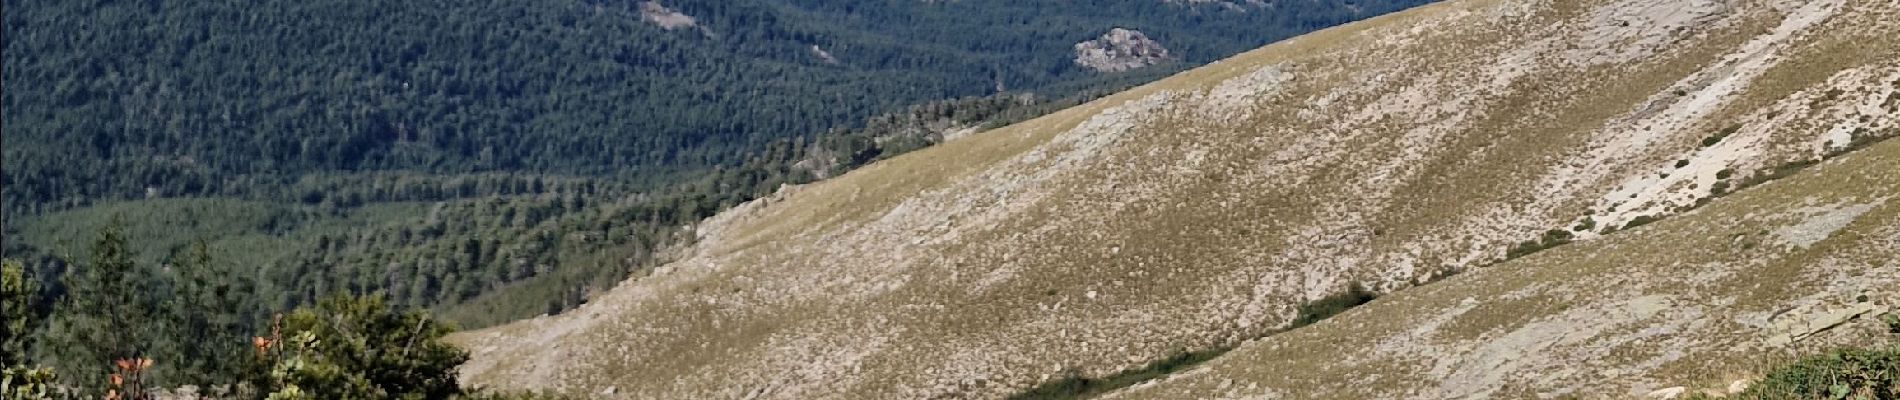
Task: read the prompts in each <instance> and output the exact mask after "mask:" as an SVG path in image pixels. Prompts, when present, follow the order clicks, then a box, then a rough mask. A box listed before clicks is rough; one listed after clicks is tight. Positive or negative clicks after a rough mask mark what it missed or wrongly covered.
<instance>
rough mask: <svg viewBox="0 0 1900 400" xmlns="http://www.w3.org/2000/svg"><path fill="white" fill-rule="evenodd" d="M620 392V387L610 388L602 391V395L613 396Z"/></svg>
mask: <svg viewBox="0 0 1900 400" xmlns="http://www.w3.org/2000/svg"><path fill="white" fill-rule="evenodd" d="M619 391H620V388H619V387H614V386H608V387H607V388H606V389H601V390H600V394H601V395H602V396H612V395H613V394H614V392H619Z"/></svg>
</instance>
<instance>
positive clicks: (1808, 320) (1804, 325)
mask: <svg viewBox="0 0 1900 400" xmlns="http://www.w3.org/2000/svg"><path fill="white" fill-rule="evenodd" d="M1888 309H1889V307H1888V306H1886V305H1880V304H1874V303H1857V304H1854V305H1850V306H1847V307H1845V308H1842V309H1839V310H1833V311H1822V312H1815V313H1801V312H1799V311H1790V312H1788V313H1786V314H1783V315H1782V316H1781V317H1780V318H1776V319H1775V320H1774V321H1773V322H1771V323H1770V324H1771V325H1770V326H1769V328H1770V329H1772V332H1774V333H1773V334H1772V335H1771V336H1769V337H1768V344H1769V345H1773V346H1787V345H1789V344H1792V343H1794V342H1798V341H1801V340H1802V339H1807V338H1808V337H1809V336H1814V334H1816V333H1821V332H1823V331H1826V330H1828V329H1833V328H1834V327H1836V326H1840V325H1841V324H1844V323H1847V321H1849V320H1852V319H1854V317H1859V316H1862V315H1879V314H1881V313H1885V312H1887V310H1888Z"/></svg>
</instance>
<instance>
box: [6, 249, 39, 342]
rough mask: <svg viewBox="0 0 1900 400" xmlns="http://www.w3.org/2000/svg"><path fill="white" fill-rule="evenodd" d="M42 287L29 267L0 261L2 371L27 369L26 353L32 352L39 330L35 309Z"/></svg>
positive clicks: (11, 261) (14, 262) (13, 262)
mask: <svg viewBox="0 0 1900 400" xmlns="http://www.w3.org/2000/svg"><path fill="white" fill-rule="evenodd" d="M38 297H39V287H38V285H37V284H35V283H34V282H33V277H32V276H30V275H27V273H26V267H25V266H22V265H20V263H19V262H17V261H13V260H4V261H0V368H5V367H12V366H19V365H27V364H29V363H28V362H27V355H26V354H27V353H26V352H27V350H29V349H32V348H33V334H32V330H33V329H34V328H37V327H38V326H39V317H40V316H39V315H38V312H37V310H34V309H33V303H34V301H35V300H36V299H37V298H38Z"/></svg>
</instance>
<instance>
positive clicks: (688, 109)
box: [0, 0, 1424, 326]
mask: <svg viewBox="0 0 1900 400" xmlns="http://www.w3.org/2000/svg"><path fill="white" fill-rule="evenodd" d="M1422 2H1424V1H1423V0H1381V1H1358V2H1332V1H1314V2H1298V3H1297V4H1295V3H1276V4H1271V5H1247V6H1243V7H1229V6H1224V5H1221V4H1211V3H1210V4H1198V3H1197V4H1176V3H1172V2H1163V1H1153V0H1112V1H1111V0H1098V1H1084V2H1060V3H1053V2H1011V1H1000V0H971V1H955V2H923V1H876V2H864V1H846V0H795V1H794V0H734V1H712V0H706V1H669V2H664V3H655V2H636V1H616V2H605V1H586V0H554V1H541V2H514V1H492V0H486V1H484V0H475V1H444V0H424V1H403V2H364V1H345V0H316V1H282V0H266V1H250V2H239V1H225V0H214V1H192V2H163V1H155V2H122V1H93V0H87V1H57V2H47V1H16V0H7V1H6V2H5V9H6V12H5V15H4V19H5V25H4V35H0V37H3V38H4V43H3V46H4V47H3V50H4V52H5V60H4V69H3V71H0V77H3V78H4V84H5V87H6V88H7V90H5V91H4V92H3V93H0V101H3V102H4V107H3V109H0V119H4V121H5V123H4V127H3V129H0V133H4V139H5V141H4V148H3V149H0V152H3V153H4V154H3V155H4V160H3V164H4V168H0V169H3V171H0V197H3V198H4V206H3V207H0V210H3V211H4V218H5V223H4V227H0V229H4V233H5V234H4V237H5V239H4V246H3V247H0V248H3V249H4V251H5V256H6V257H7V258H14V259H20V260H22V261H24V262H25V264H27V270H28V271H29V273H31V274H32V275H34V276H35V277H36V278H37V280H38V281H40V282H42V283H44V284H45V286H46V288H47V290H46V291H44V293H45V295H44V296H43V298H42V299H41V303H43V304H42V306H44V304H50V303H52V302H55V301H57V300H58V299H59V298H60V297H61V296H62V294H63V293H64V292H63V288H62V284H61V282H59V280H58V279H57V277H58V276H60V275H62V274H63V273H65V272H66V270H68V269H69V268H68V266H70V265H73V264H74V262H75V260H72V259H71V258H72V257H71V255H72V254H84V253H85V249H84V247H83V246H82V245H83V244H85V243H88V242H89V238H91V237H93V235H95V234H96V233H97V232H99V231H101V230H104V229H106V228H107V227H109V226H113V225H115V224H117V225H119V226H121V227H122V228H123V229H124V230H125V231H126V234H127V235H128V236H129V237H130V239H131V240H130V242H131V243H138V245H137V246H136V247H138V248H137V249H135V250H136V251H135V253H136V255H137V256H138V257H139V258H140V260H141V262H145V263H148V264H149V265H169V264H167V262H170V263H176V262H179V261H178V260H181V257H185V256H186V255H188V254H190V249H191V248H192V246H191V244H192V243H194V242H198V241H203V242H205V243H207V247H208V248H209V251H210V252H211V253H213V254H216V255H217V257H215V258H216V259H218V260H221V261H220V262H222V263H226V264H228V265H227V267H229V268H231V270H230V272H229V273H226V274H223V275H222V276H224V277H226V278H227V279H232V280H237V281H242V282H243V283H244V284H246V285H247V287H251V288H254V293H249V294H250V295H252V297H251V298H250V301H249V302H248V303H247V306H246V310H245V312H247V313H249V314H250V315H252V316H256V315H262V313H266V312H270V311H275V310H284V309H288V308H290V307H294V306H297V305H302V304H310V303H311V302H312V301H314V300H316V299H318V298H321V297H322V296H326V295H329V294H331V293H334V292H339V291H342V292H354V293H384V294H386V295H387V296H388V297H389V298H390V300H391V301H392V302H394V303H396V304H398V305H405V306H420V307H429V308H434V309H435V310H436V311H437V312H440V313H443V314H445V315H446V316H447V317H449V318H450V319H453V320H456V321H458V322H461V323H463V324H464V325H465V326H484V325H488V324H494V323H499V322H504V321H508V320H511V319H515V318H520V317H525V316H532V315H537V314H541V313H548V312H557V311H560V310H564V309H567V308H570V307H573V306H575V305H577V304H580V303H582V302H584V301H586V300H587V298H588V297H589V295H590V293H594V292H597V291H599V290H601V289H603V288H605V287H607V286H610V285H612V284H614V283H616V282H619V281H621V280H624V279H626V278H627V277H628V276H629V275H630V274H636V273H638V271H639V270H640V269H641V268H643V267H645V266H650V265H653V264H654V263H656V262H657V261H659V260H662V259H664V257H665V254H666V251H667V249H669V248H673V247H676V246H678V245H681V244H683V243H682V240H683V239H682V238H685V237H690V235H683V234H682V232H685V231H686V229H689V228H687V227H689V226H690V225H692V224H694V223H695V222H697V221H699V220H700V219H702V218H705V217H707V216H710V215H712V214H713V213H715V212H717V211H718V210H721V209H724V208H726V207H730V206H733V205H735V204H738V203H741V202H744V201H747V200H751V199H754V198H757V197H759V196H762V195H765V194H769V193H771V192H772V191H774V190H776V189H777V188H779V187H780V186H781V185H784V184H792V183H804V182H811V181H813V180H817V179H822V178H824V177H828V176H833V175H836V174H838V173H841V172H843V171H847V170H850V169H852V168H855V167H857V166H861V165H864V164H865V163H869V162H872V161H875V160H878V159H881V158H887V157H890V156H893V155H896V154H899V153H902V152H905V151H909V150H912V149H916V148H920V147H924V146H928V145H931V144H933V143H937V142H940V141H942V140H944V137H945V136H946V135H954V134H957V133H962V132H968V131H972V130H980V129H984V128H986V127H991V126H997V125H999V124H1003V123H1008V122H1013V121H1019V120H1022V119H1025V118H1028V117H1032V116H1035V115H1039V114H1041V113H1043V112H1047V111H1049V110H1054V109H1058V108H1061V107H1065V106H1068V105H1073V104H1077V103H1079V102H1081V101H1084V100H1088V99H1092V98H1095V97H1097V96H1099V95H1101V94H1102V93H1106V92H1110V91H1114V90H1119V89H1121V88H1126V87H1129V86H1131V85H1134V84H1139V83H1142V82H1146V81H1149V80H1152V79H1154V78H1157V77H1160V76H1165V75H1167V74H1169V73H1172V72H1175V71H1178V70H1181V69H1184V68H1187V67H1191V66H1194V65H1198V64H1200V63H1205V62H1208V61H1211V60H1215V59H1219V58H1221V57H1225V56H1228V55H1231V54H1233V53H1236V52H1239V51H1242V50H1246V49H1249V48H1253V47H1256V46H1259V45H1261V44H1264V43H1268V42H1271V41H1274V40H1278V39H1281V38H1285V37H1289V36H1292V35H1296V34H1300V33H1304V32H1307V31H1310V30H1312V29H1316V28H1319V27H1324V26H1330V25H1335V24H1338V23H1343V22H1347V21H1351V20H1356V19H1360V18H1365V17H1368V16H1372V15H1376V14H1379V13H1383V12H1388V11H1392V10H1396V9H1399V8H1402V7H1405V6H1410V5H1414V4H1418V3H1422ZM1116 27H1124V28H1128V29H1138V30H1141V31H1143V32H1146V33H1147V34H1148V35H1149V36H1150V37H1152V38H1154V39H1155V40H1157V41H1159V42H1161V43H1163V44H1165V45H1166V46H1168V47H1169V48H1170V49H1171V50H1173V51H1172V53H1171V54H1172V57H1173V58H1172V59H1170V60H1168V61H1167V62H1164V63H1162V64H1158V65H1154V66H1150V67H1147V68H1143V69H1138V70H1134V71H1128V72H1122V73H1114V74H1104V73H1098V72H1094V71H1091V70H1088V69H1086V68H1082V67H1079V66H1077V65H1075V64H1074V63H1073V60H1072V58H1073V54H1071V47H1072V46H1073V45H1074V44H1075V43H1077V42H1079V41H1083V40H1088V39H1090V38H1094V37H1097V36H1099V35H1101V34H1102V33H1103V32H1106V31H1108V30H1109V29H1112V28H1116ZM114 221H116V222H114ZM150 272H151V273H153V274H158V275H163V274H167V273H170V272H169V270H167V269H163V268H159V269H156V270H154V271H150Z"/></svg>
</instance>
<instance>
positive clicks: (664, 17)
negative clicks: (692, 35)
mask: <svg viewBox="0 0 1900 400" xmlns="http://www.w3.org/2000/svg"><path fill="white" fill-rule="evenodd" d="M640 16H641V17H642V18H645V19H646V20H647V22H652V23H653V24H654V25H659V26H660V29H665V30H669V31H670V30H674V29H680V28H691V27H695V26H699V20H698V19H694V18H693V16H691V15H686V14H683V13H680V12H679V11H678V10H674V9H671V8H666V6H664V5H660V3H659V2H657V1H643V2H640Z"/></svg>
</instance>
